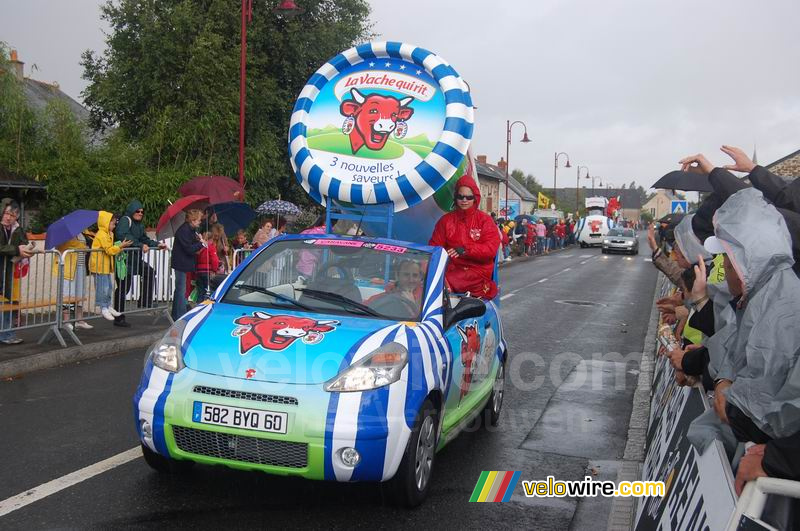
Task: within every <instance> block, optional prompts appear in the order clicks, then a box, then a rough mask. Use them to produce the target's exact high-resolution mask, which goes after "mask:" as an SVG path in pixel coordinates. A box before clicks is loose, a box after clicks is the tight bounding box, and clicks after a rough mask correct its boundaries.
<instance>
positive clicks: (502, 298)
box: [500, 293, 514, 301]
mask: <svg viewBox="0 0 800 531" xmlns="http://www.w3.org/2000/svg"><path fill="white" fill-rule="evenodd" d="M513 296H514V294H513V293H509V294H507V295H503V296H502V297H500V300H501V301H504V300H506V299H507V298H509V297H513Z"/></svg>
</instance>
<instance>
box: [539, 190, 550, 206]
mask: <svg viewBox="0 0 800 531" xmlns="http://www.w3.org/2000/svg"><path fill="white" fill-rule="evenodd" d="M549 206H550V198H548V197H547V196H546V195H544V194H543V193H542V192H539V201H538V205H537V206H536V208H548V207H549Z"/></svg>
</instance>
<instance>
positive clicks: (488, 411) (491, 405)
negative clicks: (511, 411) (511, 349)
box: [483, 358, 506, 428]
mask: <svg viewBox="0 0 800 531" xmlns="http://www.w3.org/2000/svg"><path fill="white" fill-rule="evenodd" d="M505 388H506V360H505V358H503V362H502V363H501V364H500V368H499V369H498V370H497V374H496V375H495V378H494V384H493V385H492V392H491V393H490V394H489V400H488V401H487V402H486V407H485V408H484V410H483V419H484V427H487V428H488V427H492V428H493V427H495V426H497V423H498V422H499V421H500V412H501V411H502V410H503V397H504V396H505Z"/></svg>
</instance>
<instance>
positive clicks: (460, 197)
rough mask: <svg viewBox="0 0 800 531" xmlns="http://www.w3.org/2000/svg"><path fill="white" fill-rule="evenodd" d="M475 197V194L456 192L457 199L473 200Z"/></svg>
mask: <svg viewBox="0 0 800 531" xmlns="http://www.w3.org/2000/svg"><path fill="white" fill-rule="evenodd" d="M474 199H475V196H474V195H461V194H456V201H473V200H474Z"/></svg>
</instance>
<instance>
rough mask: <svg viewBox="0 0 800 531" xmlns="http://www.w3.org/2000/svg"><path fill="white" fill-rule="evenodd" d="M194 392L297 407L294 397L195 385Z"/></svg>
mask: <svg viewBox="0 0 800 531" xmlns="http://www.w3.org/2000/svg"><path fill="white" fill-rule="evenodd" d="M192 391H194V392H195V393H200V394H203V395H211V396H222V397H225V398H236V399H238V400H251V401H253V402H268V403H270V404H283V405H286V406H296V405H297V399H296V398H294V397H293V396H280V395H266V394H263V393H248V392H245V391H232V390H230V389H219V388H217V387H206V386H205V385H195V386H194V389H192Z"/></svg>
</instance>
